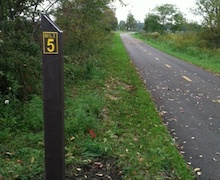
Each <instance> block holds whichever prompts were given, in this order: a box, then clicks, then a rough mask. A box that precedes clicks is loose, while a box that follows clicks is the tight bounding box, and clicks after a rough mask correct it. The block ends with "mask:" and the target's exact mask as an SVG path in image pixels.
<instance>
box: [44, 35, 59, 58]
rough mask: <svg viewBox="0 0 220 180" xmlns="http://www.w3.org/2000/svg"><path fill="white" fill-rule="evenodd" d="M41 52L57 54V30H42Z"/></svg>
mask: <svg viewBox="0 0 220 180" xmlns="http://www.w3.org/2000/svg"><path fill="white" fill-rule="evenodd" d="M43 53H44V54H58V33H57V32H43Z"/></svg>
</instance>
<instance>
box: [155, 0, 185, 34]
mask: <svg viewBox="0 0 220 180" xmlns="http://www.w3.org/2000/svg"><path fill="white" fill-rule="evenodd" d="M154 14H155V15H157V16H158V17H159V19H158V23H159V24H161V25H162V27H163V32H164V31H167V30H171V31H177V30H181V25H182V24H183V23H184V22H185V20H184V17H183V14H182V13H181V12H180V11H179V10H178V9H177V7H176V6H175V5H172V4H164V5H161V6H157V7H156V8H155V9H154ZM155 18H156V17H155Z"/></svg>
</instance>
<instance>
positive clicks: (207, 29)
mask: <svg viewBox="0 0 220 180" xmlns="http://www.w3.org/2000/svg"><path fill="white" fill-rule="evenodd" d="M195 13H196V14H197V15H200V16H202V17H203V19H204V21H203V26H204V28H203V33H202V38H204V39H205V40H206V42H207V45H208V46H210V47H217V48H219V47H220V1H219V0H197V2H196V9H195Z"/></svg>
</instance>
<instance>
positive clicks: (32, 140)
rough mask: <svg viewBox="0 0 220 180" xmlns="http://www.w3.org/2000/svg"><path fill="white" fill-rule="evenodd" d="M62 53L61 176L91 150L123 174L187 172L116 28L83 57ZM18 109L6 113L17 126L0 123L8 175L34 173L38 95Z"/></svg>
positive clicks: (39, 174)
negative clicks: (81, 61)
mask: <svg viewBox="0 0 220 180" xmlns="http://www.w3.org/2000/svg"><path fill="white" fill-rule="evenodd" d="M65 61H66V65H65V77H66V81H65V134H66V143H65V144H66V148H65V150H66V154H65V157H66V166H67V168H66V178H67V179H73V178H77V176H78V175H79V174H80V172H79V171H80V170H81V169H82V168H81V167H82V166H83V165H86V164H89V163H91V161H93V160H95V159H97V158H99V159H106V158H111V159H113V160H114V161H115V164H116V165H117V167H118V169H119V170H118V171H117V172H116V173H120V175H121V176H122V177H123V179H132V180H133V179H175V180H176V179H189V180H190V179H193V178H194V177H193V175H192V171H191V170H190V169H189V167H187V165H186V162H185V160H184V159H183V157H182V156H181V155H180V153H179V152H178V150H177V149H176V146H175V143H174V142H173V140H172V137H171V136H170V135H169V133H168V132H167V129H166V127H165V126H164V125H163V123H162V121H161V118H160V117H159V115H158V112H157V111H156V109H155V105H154V103H153V101H152V100H151V97H150V95H149V93H148V92H147V91H146V89H145V86H144V84H143V83H142V82H141V80H140V78H139V76H138V75H137V72H136V70H135V67H133V65H132V64H131V62H130V59H129V57H128V55H127V53H126V51H125V48H124V46H123V44H122V42H121V40H120V37H119V34H115V36H114V40H113V42H112V45H109V46H108V48H106V49H105V50H104V51H102V53H101V54H100V55H99V56H98V57H96V58H94V57H93V58H91V59H90V60H88V62H87V63H86V64H85V65H83V66H77V65H76V64H71V63H69V62H72V61H71V57H65ZM75 77H77V79H76V78H75ZM80 78H81V79H80ZM23 114H24V115H23V116H22V117H23V121H21V122H20V123H18V122H17V123H16V121H13V123H14V124H13V123H12V122H11V121H12V120H13V119H8V120H11V121H10V122H11V125H10V126H14V127H17V128H14V129H10V128H5V129H4V130H3V131H1V134H0V135H1V136H0V138H1V145H0V167H1V168H0V174H1V175H2V176H3V177H4V178H5V179H9V180H10V179H22V180H25V179H33V180H35V179H42V178H43V169H44V168H43V133H42V130H43V127H42V124H43V123H42V101H41V99H40V98H39V97H34V98H33V101H32V102H30V103H29V104H28V105H27V106H25V107H24V111H23ZM20 119H21V118H20ZM3 120H4V121H6V120H5V119H1V121H3ZM8 123H9V122H8ZM18 124H19V125H18ZM7 127H9V125H8V126H7ZM3 137H4V138H3ZM96 165H97V164H96ZM108 168H109V167H107V169H108ZM99 175H100V174H99ZM82 177H84V176H82ZM78 178H79V177H78ZM115 179H119V178H115Z"/></svg>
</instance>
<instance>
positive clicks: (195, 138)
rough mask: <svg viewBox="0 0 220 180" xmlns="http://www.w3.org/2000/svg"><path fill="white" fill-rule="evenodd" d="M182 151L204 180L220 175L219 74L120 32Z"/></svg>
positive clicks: (213, 179) (216, 179) (213, 178)
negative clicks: (216, 74)
mask: <svg viewBox="0 0 220 180" xmlns="http://www.w3.org/2000/svg"><path fill="white" fill-rule="evenodd" d="M121 38H122V41H123V43H124V45H125V47H126V49H127V52H128V53H129V55H130V57H131V59H132V61H133V63H134V64H135V65H136V67H137V69H138V71H139V73H140V76H141V77H142V79H143V81H144V83H145V84H146V86H147V88H148V89H149V90H150V92H151V94H152V96H153V98H154V100H155V102H156V104H157V107H158V110H159V111H160V113H161V114H162V115H163V118H164V123H165V124H166V125H167V126H168V129H169V130H170V132H171V134H172V135H173V137H174V139H175V141H176V142H177V143H178V144H179V147H180V151H181V153H182V154H183V156H184V157H185V159H186V160H187V161H188V163H189V165H191V166H192V167H193V168H199V169H197V170H198V174H200V173H202V175H201V176H199V179H201V180H209V179H210V180H219V179H220V77H218V76H215V75H213V74H211V73H209V72H206V71H204V70H202V69H200V68H198V67H196V66H194V65H191V64H189V63H186V62H183V61H181V60H179V59H177V58H174V57H172V56H170V55H167V54H165V53H163V52H161V51H159V50H156V49H154V48H152V47H151V46H149V45H146V44H145V43H143V42H141V41H139V40H136V39H134V38H132V37H131V36H130V35H129V34H121Z"/></svg>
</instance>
